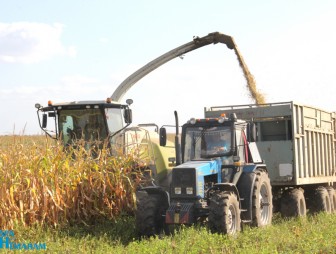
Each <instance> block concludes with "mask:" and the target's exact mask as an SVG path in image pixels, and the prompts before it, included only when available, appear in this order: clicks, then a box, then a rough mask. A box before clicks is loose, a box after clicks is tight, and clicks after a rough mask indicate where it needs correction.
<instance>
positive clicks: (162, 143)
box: [159, 127, 167, 146]
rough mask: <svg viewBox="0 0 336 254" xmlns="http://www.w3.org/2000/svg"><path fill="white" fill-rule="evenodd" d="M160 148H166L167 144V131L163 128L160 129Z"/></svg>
mask: <svg viewBox="0 0 336 254" xmlns="http://www.w3.org/2000/svg"><path fill="white" fill-rule="evenodd" d="M159 134H160V146H166V144H167V130H166V128H164V127H161V128H160V133H159Z"/></svg>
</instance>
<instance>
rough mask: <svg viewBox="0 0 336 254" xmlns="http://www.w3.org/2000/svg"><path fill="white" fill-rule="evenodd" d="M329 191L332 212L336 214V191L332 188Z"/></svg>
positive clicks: (328, 188)
mask: <svg viewBox="0 0 336 254" xmlns="http://www.w3.org/2000/svg"><path fill="white" fill-rule="evenodd" d="M327 191H328V194H329V198H330V208H331V209H330V210H331V212H332V213H335V212H336V191H335V189H334V188H333V187H332V186H328V187H327Z"/></svg>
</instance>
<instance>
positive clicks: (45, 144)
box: [0, 136, 142, 229]
mask: <svg viewBox="0 0 336 254" xmlns="http://www.w3.org/2000/svg"><path fill="white" fill-rule="evenodd" d="M136 165H137V162H136V158H135V156H131V155H129V156H123V155H122V154H120V156H117V157H111V156H108V150H107V149H103V150H101V151H100V154H99V156H97V157H94V158H93V157H92V156H90V151H89V152H88V151H86V150H84V149H82V148H76V149H72V150H71V151H67V152H65V151H64V148H63V147H62V146H61V145H59V144H57V143H55V142H54V141H52V140H51V139H48V138H46V137H42V136H36V137H28V136H3V137H0V198H1V202H0V214H1V216H0V228H1V229H12V228H13V227H14V225H15V224H17V223H20V224H23V225H25V226H30V225H34V224H39V225H44V224H46V225H52V226H55V227H56V226H62V225H67V224H72V223H84V224H90V223H91V222H93V221H94V220H97V219H99V218H107V219H115V218H116V217H117V216H118V215H120V214H121V213H132V212H133V211H134V207H135V196H134V192H135V189H136V188H137V186H138V184H139V183H140V181H141V177H142V174H141V172H140V170H139V169H137V166H136Z"/></svg>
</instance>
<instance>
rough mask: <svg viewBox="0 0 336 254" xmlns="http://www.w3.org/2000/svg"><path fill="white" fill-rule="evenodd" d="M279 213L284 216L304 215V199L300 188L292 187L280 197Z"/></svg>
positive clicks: (305, 209) (305, 211) (305, 210)
mask: <svg viewBox="0 0 336 254" xmlns="http://www.w3.org/2000/svg"><path fill="white" fill-rule="evenodd" d="M280 212H281V215H282V216H284V217H296V216H299V217H301V216H306V213H307V208H306V201H305V197H304V194H303V190H302V189H298V188H295V189H292V190H289V191H288V192H287V193H285V194H284V195H283V197H282V198H281V208H280Z"/></svg>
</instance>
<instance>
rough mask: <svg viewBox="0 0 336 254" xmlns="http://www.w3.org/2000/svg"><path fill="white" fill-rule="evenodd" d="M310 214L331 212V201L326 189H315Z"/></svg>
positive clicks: (320, 187)
mask: <svg viewBox="0 0 336 254" xmlns="http://www.w3.org/2000/svg"><path fill="white" fill-rule="evenodd" d="M312 198H313V199H312V206H311V212H313V213H318V212H326V213H330V212H331V201H330V197H329V193H328V191H327V189H326V188H325V187H323V186H319V187H317V188H316V189H315V192H314V195H313V196H312Z"/></svg>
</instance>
